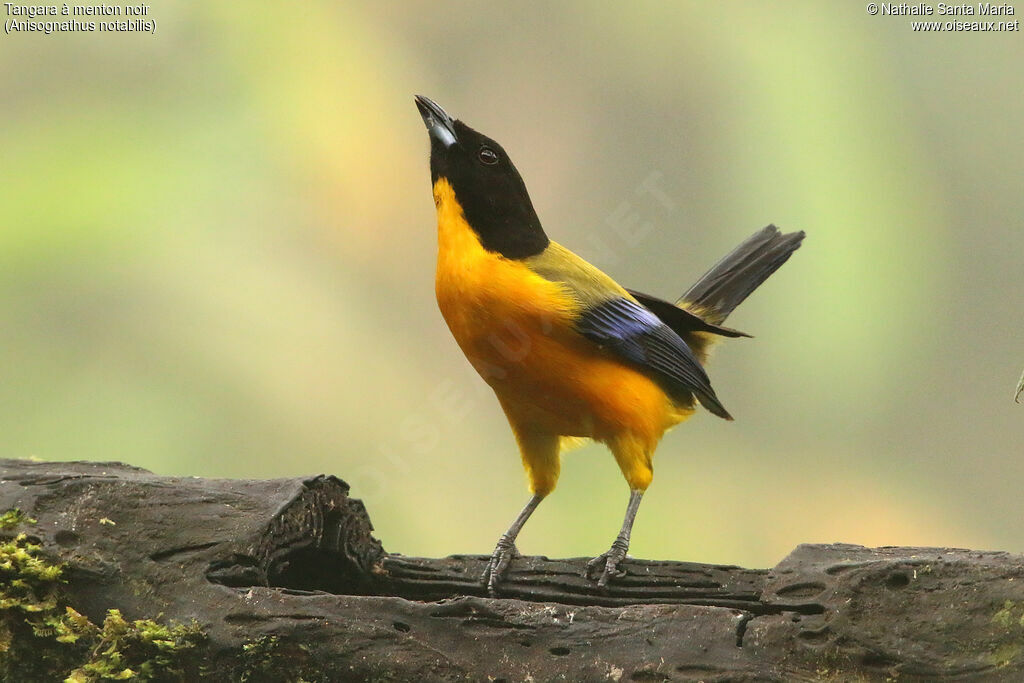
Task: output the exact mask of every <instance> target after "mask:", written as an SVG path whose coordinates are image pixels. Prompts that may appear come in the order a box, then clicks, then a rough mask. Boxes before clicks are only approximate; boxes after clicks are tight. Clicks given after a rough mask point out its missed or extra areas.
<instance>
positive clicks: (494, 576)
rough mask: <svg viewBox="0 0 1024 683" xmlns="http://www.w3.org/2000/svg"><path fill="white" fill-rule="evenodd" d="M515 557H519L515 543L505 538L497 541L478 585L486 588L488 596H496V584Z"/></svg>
mask: <svg viewBox="0 0 1024 683" xmlns="http://www.w3.org/2000/svg"><path fill="white" fill-rule="evenodd" d="M515 557H519V550H518V549H517V548H516V545H515V543H514V542H513V541H512V540H511V539H509V538H508V537H507V536H502V537H501V538H500V539H498V545H496V546H494V552H493V553H491V559H490V561H489V562H488V563H487V568H486V569H484V573H483V575H482V576H481V577H480V583H482V584H484V585H485V586H487V592H488V593H489V594H490V595H492V596H493V595H497V593H498V582H499V581H501V579H502V577H503V576H504V575H505V571H506V570H507V569H508V565H509V563H511V562H512V558H515Z"/></svg>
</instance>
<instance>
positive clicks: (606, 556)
mask: <svg viewBox="0 0 1024 683" xmlns="http://www.w3.org/2000/svg"><path fill="white" fill-rule="evenodd" d="M643 495H644V492H643V491H641V490H639V489H632V490H631V491H630V492H629V505H627V506H626V517H625V518H624V519H623V520H622V529H621V530H620V531H619V535H618V536H616V537H615V542H614V543H612V547H611V548H609V549H608V552H605V553H601V554H600V555H598V556H597V557H595V558H594V559H592V560H591V561H590V562H588V563H587V570H586V576H587V578H591V579H592V578H594V575H595V574H596V572H598V571H600V572H601V575H600V578H598V580H597V585H598V586H601V587H604V586H607V585H608V581H609V579H613V578H615V579H617V578H621V577H623V576H625V575H626V572H624V571H622V570H620V569H619V563H620V562H622V561H623V560H624V559H626V551H627V550H629V534H630V532H632V531H633V521H634V520H635V519H636V511H637V510H638V509H640V499H641V498H643Z"/></svg>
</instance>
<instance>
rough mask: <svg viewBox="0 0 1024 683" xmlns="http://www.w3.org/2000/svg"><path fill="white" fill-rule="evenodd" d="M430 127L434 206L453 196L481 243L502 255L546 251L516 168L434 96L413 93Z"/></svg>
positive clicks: (501, 151) (500, 150)
mask: <svg viewBox="0 0 1024 683" xmlns="http://www.w3.org/2000/svg"><path fill="white" fill-rule="evenodd" d="M416 106H417V107H418V108H419V110H420V116H422V117H423V123H425V124H426V126H427V131H428V132H429V133H430V178H431V181H432V182H433V186H434V201H435V203H436V204H437V205H438V207H437V208H438V212H439V213H440V212H442V211H444V210H447V209H449V208H451V207H445V206H442V204H443V203H444V202H446V201H455V202H457V204H458V206H459V208H460V209H461V210H462V214H463V216H464V217H465V219H466V222H467V223H468V224H469V226H470V227H471V228H472V229H473V230H474V232H476V234H477V236H478V237H479V239H480V243H481V244H482V245H483V247H484V248H485V249H487V250H489V251H493V252H497V253H499V254H501V255H502V256H505V257H506V258H516V259H518V258H526V257H528V256H534V255H536V254H539V253H540V252H542V251H544V249H545V248H546V247H547V245H548V238H547V236H546V235H545V234H544V230H543V228H542V227H541V224H540V220H539V219H538V218H537V212H536V211H534V209H533V202H531V201H530V195H529V193H528V192H527V191H526V184H525V183H524V182H523V179H522V177H521V176H520V175H519V171H517V170H516V167H515V165H514V164H513V163H512V160H511V159H510V158H509V157H508V154H506V153H505V150H504V149H503V148H502V146H501V145H499V144H498V143H497V142H495V141H494V140H492V139H491V138H489V137H487V136H486V135H484V134H482V133H478V132H477V131H475V130H473V129H472V128H470V127H469V126H467V125H466V124H465V123H463V122H462V121H459V120H457V119H453V118H452V117H451V116H449V115H448V113H447V112H445V110H444V109H442V108H441V107H440V106H438V105H437V103H435V102H434V101H433V100H431V99H429V98H427V97H423V96H422V95H417V96H416Z"/></svg>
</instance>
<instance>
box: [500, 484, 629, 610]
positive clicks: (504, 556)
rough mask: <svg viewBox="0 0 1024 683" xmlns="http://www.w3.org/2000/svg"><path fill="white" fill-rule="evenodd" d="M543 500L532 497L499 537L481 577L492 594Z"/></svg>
mask: <svg viewBox="0 0 1024 683" xmlns="http://www.w3.org/2000/svg"><path fill="white" fill-rule="evenodd" d="M542 500H544V496H541V495H537V494H534V496H533V497H532V498H530V502H528V503H527V504H526V506H525V507H524V508H523V510H522V512H520V513H519V516H518V517H516V521H514V522H512V526H510V527H509V528H508V531H506V532H505V533H503V534H502V535H501V538H499V539H498V545H496V546H494V552H493V553H491V560H490V562H488V563H487V569H485V570H484V575H483V576H482V577H481V581H482V582H483V584H484V585H485V586H487V592H488V593H490V594H491V595H494V594H496V593H497V590H498V582H499V581H500V580H501V577H502V575H503V574H504V573H505V570H506V569H508V564H509V562H511V561H512V558H513V557H515V556H516V555H518V554H519V551H517V550H516V537H517V536H518V535H519V532H520V531H521V530H522V528H523V525H524V524H526V520H528V519H529V518H530V515H532V514H533V511H534V510H536V509H537V506H538V505H540V502H541V501H542ZM627 538H628V534H627Z"/></svg>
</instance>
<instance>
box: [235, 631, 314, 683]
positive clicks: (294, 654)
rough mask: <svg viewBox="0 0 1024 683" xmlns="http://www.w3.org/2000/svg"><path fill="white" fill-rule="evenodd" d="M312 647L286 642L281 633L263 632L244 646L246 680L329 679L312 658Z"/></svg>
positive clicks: (241, 672) (241, 675) (241, 669)
mask: <svg viewBox="0 0 1024 683" xmlns="http://www.w3.org/2000/svg"><path fill="white" fill-rule="evenodd" d="M308 659H309V648H307V647H306V646H304V645H297V646H296V645H284V644H283V643H281V641H280V640H279V639H278V638H277V636H269V635H268V636H260V637H259V638H256V639H254V640H250V641H249V642H247V643H245V644H244V645H243V646H242V655H241V657H240V658H239V664H238V667H237V674H238V680H239V681H241V682H242V683H264V682H266V683H270V682H271V681H273V682H275V683H277V682H280V683H319V682H320V681H325V680H327V679H326V678H325V677H324V674H323V672H320V671H317V670H316V668H315V667H313V666H312V665H311V664H310V663H309V661H308Z"/></svg>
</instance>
